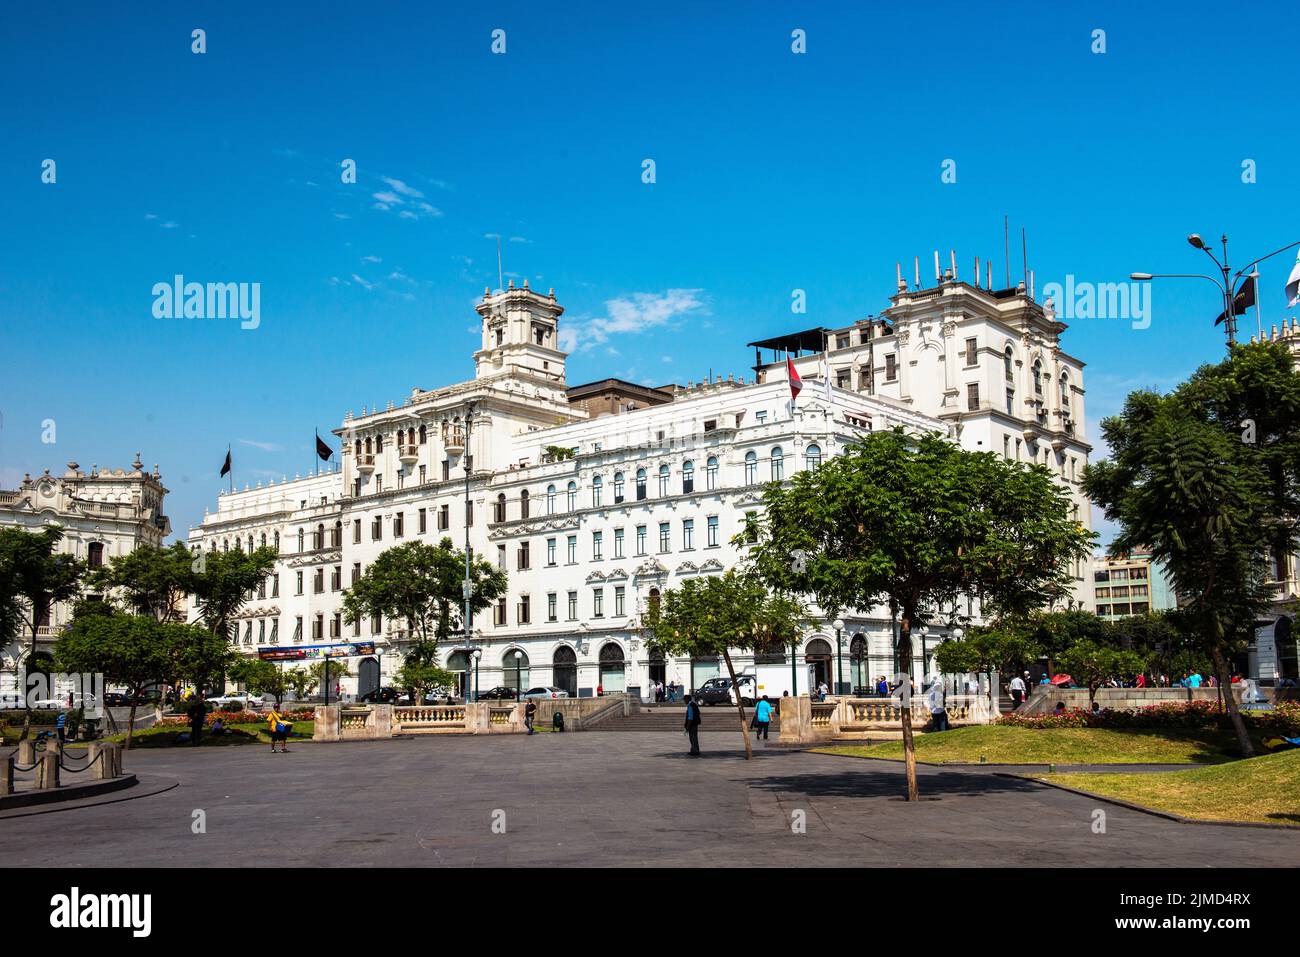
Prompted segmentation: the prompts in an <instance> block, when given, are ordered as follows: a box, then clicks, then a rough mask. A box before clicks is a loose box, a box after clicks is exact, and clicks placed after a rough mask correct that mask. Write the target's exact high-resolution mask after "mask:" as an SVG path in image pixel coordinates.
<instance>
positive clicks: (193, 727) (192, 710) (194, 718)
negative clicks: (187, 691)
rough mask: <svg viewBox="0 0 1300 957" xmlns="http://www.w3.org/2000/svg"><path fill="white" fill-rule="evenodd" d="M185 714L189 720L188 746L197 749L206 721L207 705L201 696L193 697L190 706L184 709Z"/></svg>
mask: <svg viewBox="0 0 1300 957" xmlns="http://www.w3.org/2000/svg"><path fill="white" fill-rule="evenodd" d="M185 714H186V715H187V716H188V717H189V719H190V746H191V747H195V748H197V747H198V746H199V738H200V737H201V736H202V734H203V725H204V723H205V722H206V721H207V720H208V704H207V702H206V701H204V700H203V695H201V694H196V695H195V696H194V699H193V700H192V701H190V706H189V707H188V708H186V709H185Z"/></svg>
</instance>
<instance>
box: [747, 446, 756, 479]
mask: <svg viewBox="0 0 1300 957" xmlns="http://www.w3.org/2000/svg"><path fill="white" fill-rule="evenodd" d="M757 481H758V455H757V453H755V452H753V451H750V452H746V453H745V484H746V485H753V484H754V483H755V482H757Z"/></svg>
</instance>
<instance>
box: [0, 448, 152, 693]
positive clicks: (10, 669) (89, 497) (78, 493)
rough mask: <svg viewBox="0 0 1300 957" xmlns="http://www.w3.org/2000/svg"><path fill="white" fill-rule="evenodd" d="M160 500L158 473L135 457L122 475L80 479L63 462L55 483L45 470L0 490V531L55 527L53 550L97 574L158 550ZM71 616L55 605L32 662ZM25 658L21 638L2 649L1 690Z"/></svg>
mask: <svg viewBox="0 0 1300 957" xmlns="http://www.w3.org/2000/svg"><path fill="white" fill-rule="evenodd" d="M166 495H167V489H166V488H164V487H163V484H162V479H161V477H160V476H159V474H158V466H157V465H155V466H154V467H153V471H152V472H146V471H145V470H144V463H142V462H141V461H140V455H139V453H136V457H135V461H134V462H132V463H131V470H130V471H127V470H125V469H100V468H99V467H98V466H97V465H92V466H91V468H90V472H88V473H87V472H83V471H81V468H80V466H79V465H78V464H77V463H76V462H69V463H68V469H67V471H66V472H64V473H63V474H62V475H51V474H50V472H49V470H48V469H46V470H45V472H44V474H42V475H38V476H37V477H36V478H32V476H31V475H30V474H29V475H25V476H23V481H22V484H21V485H20V486H19V487H18V488H17V489H16V490H12V491H5V490H0V525H12V526H17V527H20V528H24V529H26V530H28V531H32V532H35V531H40V530H41V529H43V528H45V527H47V526H50V525H58V526H59V527H60V528H62V529H63V539H62V541H60V543H59V547H58V550H59V551H60V552H62V553H64V554H68V555H72V556H75V557H76V558H79V559H81V560H82V561H84V562H86V563H87V565H89V566H90V567H91V568H98V567H99V566H100V565H103V564H104V563H106V562H107V561H108V560H109V559H110V558H114V557H117V556H120V555H126V554H129V553H130V552H132V551H134V550H135V549H136V548H138V547H140V546H141V545H150V546H154V547H157V546H160V545H162V543H163V540H164V539H165V538H166V537H167V536H168V535H170V534H171V522H170V521H169V520H168V518H167V516H166V515H165V514H164V513H163V499H164V498H165V497H166ZM71 614H72V608H71V606H70V605H69V604H67V603H59V604H56V605H55V606H54V607H53V608H52V609H50V612H49V614H48V615H46V616H45V617H44V618H43V619H42V620H41V623H40V626H39V627H38V628H37V632H36V654H37V655H38V656H48V655H49V653H50V649H51V648H52V646H53V644H54V641H55V639H56V638H57V637H58V634H59V632H60V631H61V630H62V629H63V626H64V625H66V624H67V622H68V620H69V619H70V617H71ZM30 650H31V648H30V635H29V634H27V633H24V634H22V635H21V636H20V637H19V640H18V641H17V642H14V643H11V644H10V645H9V646H7V647H5V648H4V649H3V665H4V670H3V677H2V678H0V680H3V681H5V682H6V685H5V688H4V689H3V690H10V689H11V688H12V687H13V684H12V682H13V681H14V676H15V673H16V671H17V670H18V669H22V668H26V667H27V664H28V662H27V661H26V656H27V655H28V654H29V652H30Z"/></svg>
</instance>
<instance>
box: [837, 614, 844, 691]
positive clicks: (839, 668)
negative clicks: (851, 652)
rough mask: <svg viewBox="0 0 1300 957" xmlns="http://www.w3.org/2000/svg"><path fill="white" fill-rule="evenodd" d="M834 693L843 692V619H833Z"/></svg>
mask: <svg viewBox="0 0 1300 957" xmlns="http://www.w3.org/2000/svg"><path fill="white" fill-rule="evenodd" d="M835 676H836V677H835V693H836V694H844V619H843V618H836V619H835Z"/></svg>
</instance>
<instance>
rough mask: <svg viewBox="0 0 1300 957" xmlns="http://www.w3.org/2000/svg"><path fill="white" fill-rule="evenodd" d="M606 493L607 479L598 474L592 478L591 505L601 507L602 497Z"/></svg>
mask: <svg viewBox="0 0 1300 957" xmlns="http://www.w3.org/2000/svg"><path fill="white" fill-rule="evenodd" d="M604 494H605V480H604V479H603V478H601V477H600V476H599V475H597V476H596V477H595V478H593V479H592V480H591V505H592V508H600V506H601V505H602V504H604V503H603V502H602V501H601V497H602V496H603V495H604Z"/></svg>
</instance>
